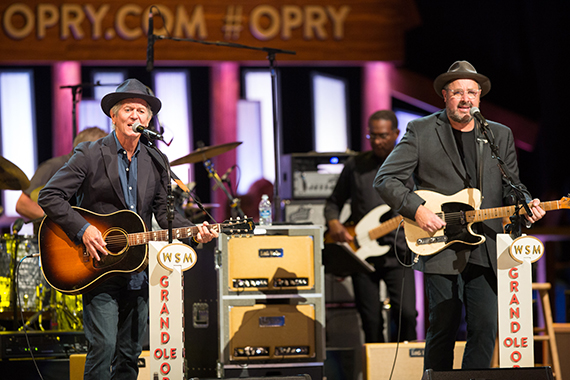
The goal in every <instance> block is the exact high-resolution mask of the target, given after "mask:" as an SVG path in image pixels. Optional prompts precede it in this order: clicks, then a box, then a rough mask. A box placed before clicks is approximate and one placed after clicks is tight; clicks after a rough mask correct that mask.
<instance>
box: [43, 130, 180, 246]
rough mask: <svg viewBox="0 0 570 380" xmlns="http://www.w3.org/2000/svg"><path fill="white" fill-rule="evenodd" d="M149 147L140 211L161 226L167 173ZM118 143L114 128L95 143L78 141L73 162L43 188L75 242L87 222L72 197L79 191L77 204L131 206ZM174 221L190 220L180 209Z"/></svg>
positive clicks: (110, 208) (141, 171)
mask: <svg viewBox="0 0 570 380" xmlns="http://www.w3.org/2000/svg"><path fill="white" fill-rule="evenodd" d="M149 149H151V148H149V147H147V146H146V145H144V144H142V143H141V144H140V152H139V156H138V171H137V213H138V215H139V216H140V217H141V218H142V220H143V221H144V223H145V224H146V227H147V230H150V228H151V225H152V214H153V213H154V214H155V216H156V220H157V222H158V223H159V225H160V226H161V227H162V228H167V226H168V222H167V219H166V213H167V209H166V183H167V179H166V173H165V171H164V170H162V168H160V167H159V166H158V164H157V163H156V162H154V160H153V159H152V157H151V156H150V154H149ZM117 160H118V156H117V144H116V142H115V137H114V135H113V133H111V134H109V135H108V136H106V137H104V138H102V139H100V140H97V141H95V142H85V143H81V144H79V145H78V146H77V147H76V148H75V151H74V154H73V156H72V157H71V158H70V159H69V161H68V162H67V163H66V164H65V165H64V166H63V167H62V168H61V169H60V170H59V171H58V172H57V173H56V174H55V175H54V176H53V177H52V178H51V180H50V181H49V182H48V183H47V184H46V186H45V187H44V188H43V189H42V190H41V191H40V195H39V199H38V203H39V205H40V206H41V207H42V208H43V210H44V211H45V213H46V214H47V215H48V216H49V217H50V219H52V220H53V221H54V222H55V223H57V224H58V225H60V226H61V228H62V229H63V230H64V231H65V233H66V234H67V236H68V237H69V238H70V239H71V240H72V241H75V242H76V243H80V242H79V241H77V233H78V232H79V231H80V230H81V228H83V226H84V225H85V224H86V223H87V221H86V220H85V218H83V217H82V216H81V215H80V214H79V213H78V212H76V211H74V210H73V209H72V208H71V206H70V204H69V203H68V200H69V199H70V198H71V197H73V196H74V195H75V196H76V198H77V206H79V207H82V208H84V209H87V210H90V211H93V212H96V213H99V214H109V213H112V212H115V211H118V210H126V209H128V207H127V204H126V203H125V197H124V195H123V190H122V188H121V182H120V179H119V169H118V162H117ZM172 224H173V226H175V227H184V226H188V225H191V223H190V222H189V221H188V220H187V219H184V218H183V217H182V216H181V215H180V214H178V213H176V214H175V219H174V221H173V223H172Z"/></svg>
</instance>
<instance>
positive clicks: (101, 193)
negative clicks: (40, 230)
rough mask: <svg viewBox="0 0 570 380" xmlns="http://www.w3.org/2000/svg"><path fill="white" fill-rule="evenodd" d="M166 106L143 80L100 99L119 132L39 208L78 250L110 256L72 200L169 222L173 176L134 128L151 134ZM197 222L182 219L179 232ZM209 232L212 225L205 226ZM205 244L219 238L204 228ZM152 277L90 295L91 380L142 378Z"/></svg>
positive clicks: (77, 164) (82, 159) (86, 156)
mask: <svg viewBox="0 0 570 380" xmlns="http://www.w3.org/2000/svg"><path fill="white" fill-rule="evenodd" d="M161 106H162V104H161V102H160V100H159V99H158V98H156V97H155V96H154V95H152V93H151V92H150V91H149V89H148V88H147V87H146V86H145V85H144V84H142V83H141V82H140V81H138V80H137V79H127V80H126V81H125V82H123V83H122V84H120V85H119V86H118V87H117V89H116V90H115V92H112V93H109V94H107V95H105V96H104V97H103V99H102V100H101V108H102V109H103V112H104V113H105V114H106V115H107V116H109V117H110V118H111V120H112V121H113V129H114V130H113V132H112V133H110V134H109V135H107V136H106V137H104V138H102V139H100V140H98V141H95V142H86V143H82V144H79V145H78V146H77V148H76V149H75V151H74V154H73V156H72V157H71V158H70V159H69V161H68V162H67V163H66V164H65V165H64V166H63V168H62V169H61V170H59V171H58V172H57V173H56V174H55V175H54V176H53V177H52V178H51V180H50V181H49V182H48V183H47V184H46V186H45V187H44V188H43V189H42V191H41V192H40V196H39V202H38V203H39V205H40V206H41V207H42V208H43V210H44V211H45V213H46V214H47V216H48V217H49V218H50V219H51V220H52V221H54V222H55V223H57V224H58V225H59V226H60V227H61V228H62V229H63V231H64V232H65V233H66V235H67V236H68V237H69V238H70V239H71V240H72V241H74V242H76V243H77V244H80V243H83V244H84V245H85V247H86V249H87V252H88V253H89V255H90V256H91V257H92V259H93V260H97V261H99V260H100V259H101V256H102V255H107V252H106V251H105V245H106V243H105V241H104V239H103V237H102V235H101V231H99V229H98V228H97V227H96V226H94V225H91V224H89V223H88V222H87V220H86V219H85V218H84V217H83V216H82V215H81V214H80V213H78V212H77V211H76V210H74V209H72V208H71V206H70V205H69V202H68V200H69V199H70V198H71V197H75V198H76V201H77V205H78V206H80V207H81V208H84V209H87V210H89V211H92V212H95V213H97V214H103V215H104V214H110V213H113V212H116V211H119V210H125V209H126V210H131V211H134V212H136V213H137V214H138V215H139V216H140V217H141V219H142V220H143V221H144V223H145V225H146V226H151V225H152V216H153V214H154V216H155V217H156V220H157V221H158V223H159V225H160V226H161V227H162V228H167V227H168V221H167V206H166V204H167V201H166V199H167V192H166V185H167V181H168V179H167V175H166V173H165V171H164V170H163V169H162V168H161V167H160V164H158V163H157V162H156V161H155V160H154V159H153V157H152V156H151V154H150V153H149V150H150V149H151V148H149V147H148V146H147V145H145V144H143V143H142V142H140V137H141V134H140V133H139V132H136V131H135V130H136V128H133V126H134V125H135V124H137V123H140V125H142V126H144V127H147V126H148V123H149V122H150V120H151V118H152V115H153V113H155V114H156V113H158V111H160V108H161ZM190 224H191V223H190V222H189V221H188V220H186V219H184V218H183V217H182V216H181V215H179V214H176V215H175V217H174V220H173V222H172V225H173V226H174V227H184V226H188V225H190ZM205 224H206V225H207V223H205ZM199 231H200V232H199V233H198V234H197V236H196V240H197V241H198V242H203V243H206V242H208V241H210V240H212V239H213V238H214V237H217V236H218V234H217V232H215V231H210V230H209V229H208V228H207V227H206V226H201V227H199ZM147 320H148V276H147V274H146V272H145V271H142V272H136V273H126V274H119V275H115V276H113V277H109V278H108V279H106V280H104V281H103V282H101V283H100V284H99V285H97V286H95V287H94V288H92V289H90V290H88V291H87V292H85V293H84V294H83V325H84V330H85V337H86V339H87V341H88V352H87V357H86V361H85V377H84V378H85V379H97V380H102V379H111V378H114V379H132V380H135V379H136V378H137V375H138V366H137V359H138V357H139V355H140V353H141V351H142V342H143V341H144V339H145V338H146V334H147V331H146V330H147V329H146V327H147Z"/></svg>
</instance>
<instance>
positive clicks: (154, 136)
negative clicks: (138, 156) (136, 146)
mask: <svg viewBox="0 0 570 380" xmlns="http://www.w3.org/2000/svg"><path fill="white" fill-rule="evenodd" d="M133 132H137V133H141V134H143V135H145V137H146V138H147V139H149V140H160V141H164V139H163V138H162V135H161V134H160V133H156V132H155V131H151V130H150V129H147V128H145V127H143V126H142V125H141V123H139V122H138V121H137V122H136V123H134V124H133Z"/></svg>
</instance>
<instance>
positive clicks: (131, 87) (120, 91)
mask: <svg viewBox="0 0 570 380" xmlns="http://www.w3.org/2000/svg"><path fill="white" fill-rule="evenodd" d="M130 98H137V99H143V100H144V101H146V102H147V103H148V105H149V106H150V109H151V110H152V112H153V114H155V115H156V114H157V113H158V111H160V108H161V107H162V103H161V102H160V100H159V99H158V98H157V97H155V96H154V94H153V93H152V91H150V89H149V88H148V87H147V86H145V85H144V84H142V83H141V82H140V81H139V80H138V79H133V78H130V79H127V80H126V81H124V82H123V83H121V84H120V85H119V87H117V89H116V90H115V92H110V93H108V94H107V95H105V96H103V99H101V109H103V112H105V115H107V116H109V117H111V108H113V106H114V105H115V104H117V103H118V102H120V101H121V100H123V99H130Z"/></svg>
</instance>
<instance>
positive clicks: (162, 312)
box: [159, 303, 170, 314]
mask: <svg viewBox="0 0 570 380" xmlns="http://www.w3.org/2000/svg"><path fill="white" fill-rule="evenodd" d="M159 314H170V311H168V306H166V304H165V303H163V304H162V309H160V313H159Z"/></svg>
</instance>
